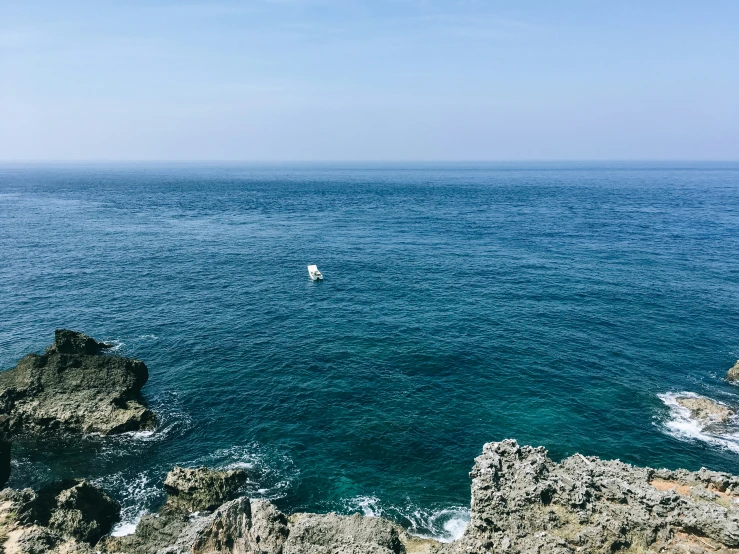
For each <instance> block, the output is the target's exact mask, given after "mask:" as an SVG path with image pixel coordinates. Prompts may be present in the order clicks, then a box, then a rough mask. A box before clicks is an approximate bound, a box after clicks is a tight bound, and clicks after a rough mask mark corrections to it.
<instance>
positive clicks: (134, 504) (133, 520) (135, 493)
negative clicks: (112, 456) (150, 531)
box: [92, 471, 164, 537]
mask: <svg viewBox="0 0 739 554" xmlns="http://www.w3.org/2000/svg"><path fill="white" fill-rule="evenodd" d="M159 481H160V479H159V474H158V472H156V471H146V472H142V473H139V474H138V475H136V476H135V477H133V478H131V477H130V476H129V475H128V474H126V473H124V472H119V473H115V474H113V475H108V476H105V477H100V478H98V479H95V480H93V481H92V482H93V484H95V485H97V486H99V487H100V488H102V489H103V490H115V491H116V492H117V495H116V496H117V497H118V500H119V502H120V504H121V519H120V521H119V522H118V523H117V524H116V525H115V527H113V530H112V531H111V535H113V536H114V537H122V536H124V535H130V534H132V533H133V532H134V531H135V530H136V526H137V525H138V523H139V521H141V518H142V517H143V516H144V515H145V514H146V513H148V512H150V511H151V510H152V508H153V507H154V505H155V504H157V503H158V502H159V501H160V500H161V499H162V498H163V496H164V493H163V491H162V489H161V488H160V487H159V484H158V483H159Z"/></svg>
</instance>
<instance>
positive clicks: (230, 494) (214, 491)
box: [164, 467, 246, 512]
mask: <svg viewBox="0 0 739 554" xmlns="http://www.w3.org/2000/svg"><path fill="white" fill-rule="evenodd" d="M245 482H246V472H244V470H242V469H236V470H232V471H216V470H212V469H208V468H205V467H200V468H197V469H188V468H184V467H175V468H174V469H173V470H172V471H170V472H169V473H168V474H167V477H166V479H165V480H164V490H166V491H167V493H168V494H169V498H168V499H167V505H166V508H167V509H168V510H169V511H183V512H200V511H204V510H214V509H215V508H217V507H218V506H220V505H221V504H223V503H224V502H226V501H227V500H231V499H232V498H234V497H235V496H236V494H237V492H238V490H239V488H240V487H241V486H242V485H243V484H244V483H245Z"/></svg>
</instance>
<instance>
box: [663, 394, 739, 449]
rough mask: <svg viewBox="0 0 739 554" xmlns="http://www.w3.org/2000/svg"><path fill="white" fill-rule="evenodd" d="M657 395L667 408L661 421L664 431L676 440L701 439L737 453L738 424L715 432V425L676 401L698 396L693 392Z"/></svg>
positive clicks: (691, 440)
mask: <svg viewBox="0 0 739 554" xmlns="http://www.w3.org/2000/svg"><path fill="white" fill-rule="evenodd" d="M657 397H658V398H659V399H660V400H661V401H662V402H663V403H664V404H665V406H667V407H668V408H669V410H670V411H669V418H668V419H667V420H665V421H662V422H661V426H662V427H663V429H664V431H665V432H666V433H667V434H668V435H670V436H671V437H674V438H676V439H678V440H682V441H689V442H693V441H701V442H704V443H706V444H709V445H711V446H715V447H719V448H723V449H726V450H730V451H732V452H735V453H737V454H739V426H737V425H736V424H729V425H726V426H725V427H721V428H720V430H721V432H720V433H719V432H717V428H716V426H709V425H707V424H705V423H703V422H701V421H699V420H697V419H696V418H694V417H691V414H690V410H688V409H687V408H685V407H683V406H681V405H680V404H678V403H677V399H678V398H700V395H699V394H696V393H694V392H666V393H662V394H658V395H657Z"/></svg>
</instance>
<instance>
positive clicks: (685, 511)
mask: <svg viewBox="0 0 739 554" xmlns="http://www.w3.org/2000/svg"><path fill="white" fill-rule="evenodd" d="M470 475H471V477H472V508H471V521H470V525H469V526H468V528H467V530H466V531H465V534H464V536H463V537H462V539H460V540H459V541H457V543H455V544H453V545H452V546H451V551H452V552H453V553H455V554H456V553H462V552H510V553H534V552H552V553H561V554H564V553H574V552H587V553H611V552H615V551H619V550H622V551H628V552H692V553H699V552H737V551H739V550H737V549H738V548H739V510H738V509H737V508H738V507H739V506H738V505H737V501H739V496H738V494H739V478H737V477H734V476H732V475H729V474H725V473H717V472H709V471H707V470H701V471H700V472H688V471H684V470H681V471H669V470H654V469H650V468H639V467H633V466H630V465H628V464H624V463H622V462H619V461H603V460H600V459H598V458H594V457H591V458H585V457H584V456H581V455H579V454H576V455H575V456H572V457H570V458H567V459H565V460H563V461H562V462H561V463H555V462H553V461H552V460H551V459H549V457H548V456H547V452H546V450H545V449H543V448H532V447H529V446H523V447H520V446H519V445H518V444H517V443H516V442H515V441H512V440H508V441H503V442H499V443H489V444H486V445H485V447H484V449H483V454H482V456H480V457H478V458H477V459H476V460H475V466H474V468H473V470H472V473H471V474H470Z"/></svg>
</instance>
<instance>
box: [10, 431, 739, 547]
mask: <svg viewBox="0 0 739 554" xmlns="http://www.w3.org/2000/svg"><path fill="white" fill-rule="evenodd" d="M235 475H239V474H238V473H233V472H218V471H213V470H206V469H203V468H200V469H198V470H183V469H182V468H176V469H175V470H173V471H172V472H171V473H170V474H169V475H168V476H167V480H168V481H169V485H168V486H167V488H168V490H170V491H171V497H170V499H169V500H168V501H167V502H166V503H165V504H164V506H163V508H162V509H161V510H160V512H159V513H158V514H150V515H147V516H145V517H144V518H143V519H142V520H141V522H140V523H139V525H138V527H137V529H136V532H135V533H134V534H133V535H129V536H126V537H110V536H104V537H103V538H102V539H101V540H100V541H99V542H98V543H97V544H96V545H95V551H98V552H102V553H106V554H411V553H419V554H420V553H428V554H463V553H464V554H472V553H476V554H477V553H479V554H482V553H506V554H534V553H537V554H548V553H554V554H574V553H586V554H591V553H592V554H606V553H608V554H611V553H614V552H624V553H625V554H626V553H629V554H636V553H640V554H646V553H657V552H663V553H666V554H677V553H683V554H684V553H690V554H708V553H721V554H737V553H739V477H735V476H733V475H730V474H727V473H718V472H714V471H708V470H706V469H702V470H700V471H697V472H690V471H686V470H676V471H671V470H666V469H661V470H656V469H651V468H640V467H634V466H631V465H628V464H625V463H622V462H620V461H617V460H616V461H604V460H600V459H598V458H596V457H584V456H581V455H579V454H576V455H574V456H572V457H570V458H567V459H565V460H563V461H562V462H560V463H555V462H554V461H552V460H551V459H550V458H549V457H548V456H547V452H546V450H545V449H544V448H532V447H530V446H523V447H522V446H519V445H518V444H517V443H516V442H515V441H513V440H507V441H503V442H499V443H489V444H486V445H485V447H484V449H483V454H482V455H481V456H479V457H478V458H477V459H476V460H475V466H474V468H473V470H472V473H471V474H470V475H471V477H472V507H471V521H470V524H469V526H468V527H467V530H466V531H465V533H464V536H463V537H462V538H461V539H460V540H458V541H457V542H455V543H452V544H440V543H438V542H435V541H432V540H426V539H419V538H415V537H411V536H409V535H408V534H407V533H406V532H405V531H403V529H401V528H400V527H398V526H397V525H395V524H394V523H391V522H389V521H386V520H384V519H381V518H372V517H364V516H361V515H358V514H355V515H351V516H340V515H337V514H333V513H331V514H304V513H298V514H293V515H290V516H287V515H285V514H283V513H282V512H280V511H279V510H278V509H277V508H276V507H275V506H274V505H273V504H271V503H270V502H267V501H264V500H251V501H250V500H249V499H248V498H245V497H241V498H236V499H233V500H227V501H226V502H225V503H223V504H221V505H220V506H219V507H218V508H216V509H215V510H214V511H203V510H200V509H199V510H198V511H196V512H195V513H193V512H192V509H193V508H202V506H203V505H205V504H207V505H209V506H210V505H212V504H213V502H214V500H213V499H215V498H223V497H229V496H233V495H234V494H236V493H237V490H238V487H239V486H240V484H241V483H243V480H242V477H235ZM69 485H71V486H67V485H58V486H57V487H56V488H55V489H48V490H46V491H44V492H42V491H40V492H39V493H38V494H36V493H33V492H32V491H12V490H10V489H6V490H5V491H3V492H2V493H0V548H4V549H5V552H6V553H8V554H10V553H16V552H17V553H21V552H23V553H28V554H31V553H34V554H36V553H41V552H53V553H55V554H62V553H64V552H68V553H79V554H90V552H91V550H90V546H89V545H90V544H92V543H94V541H95V539H96V537H97V536H99V534H100V533H101V532H103V531H104V529H105V528H106V527H109V525H110V522H111V517H112V512H111V510H110V507H109V506H110V501H109V499H108V500H107V501H106V500H105V498H107V497H105V496H104V495H102V493H100V492H99V491H97V492H92V491H91V487H90V485H89V484H86V483H85V482H84V481H77V482H74V483H71V484H69ZM211 489H212V490H211ZM101 495H102V496H101ZM42 497H43V498H45V499H46V500H44V501H40V500H39V498H42ZM86 498H88V499H89V498H92V499H95V501H94V502H93V501H90V504H91V505H95V506H97V508H96V509H94V510H89V509H84V508H83V506H84V505H85V503H86V502H87V500H85V499H86ZM50 499H53V501H50ZM104 506H108V508H107V509H108V511H107V512H104V510H103V508H102V507H104ZM103 513H107V514H108V515H106V516H104V517H103V516H102V515H101V514H103ZM29 514H30V515H29ZM3 536H4V537H7V539H6V540H5V543H4V544H2V538H1V537H3Z"/></svg>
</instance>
